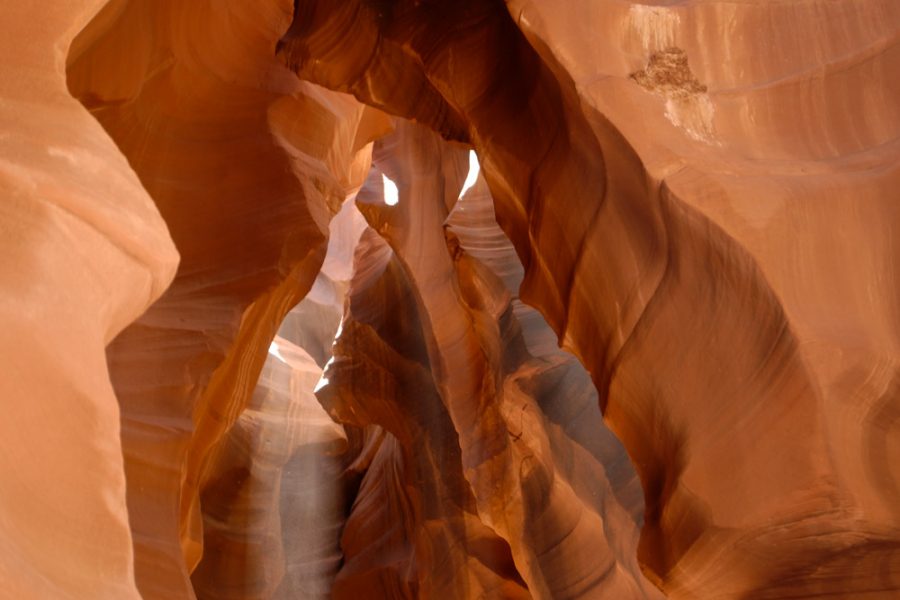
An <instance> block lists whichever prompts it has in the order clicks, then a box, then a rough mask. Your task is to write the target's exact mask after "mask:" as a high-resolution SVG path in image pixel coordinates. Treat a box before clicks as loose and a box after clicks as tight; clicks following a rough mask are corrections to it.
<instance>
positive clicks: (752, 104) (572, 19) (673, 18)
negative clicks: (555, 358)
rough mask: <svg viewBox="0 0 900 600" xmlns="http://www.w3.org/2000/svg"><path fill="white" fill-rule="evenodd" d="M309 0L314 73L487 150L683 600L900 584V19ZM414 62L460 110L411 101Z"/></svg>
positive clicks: (511, 222)
mask: <svg viewBox="0 0 900 600" xmlns="http://www.w3.org/2000/svg"><path fill="white" fill-rule="evenodd" d="M300 4H302V6H303V12H302V13H300V12H298V13H297V14H296V15H295V17H297V16H298V15H299V16H300V17H302V19H299V20H298V19H297V18H295V20H294V24H293V25H292V27H291V29H290V30H289V32H288V34H287V35H286V36H285V38H284V40H283V41H282V45H281V53H282V56H283V57H284V59H285V62H286V63H287V64H288V65H290V66H291V67H292V68H293V69H294V70H295V71H297V73H298V75H299V76H300V77H301V78H308V79H311V80H313V81H317V82H320V83H322V84H324V85H328V86H333V87H335V88H336V89H342V90H345V91H349V92H352V93H354V94H356V95H357V96H358V97H359V98H360V99H362V100H363V101H365V102H371V103H373V104H378V105H379V106H380V107H381V108H383V109H385V110H388V111H389V112H394V113H395V114H398V115H401V116H406V117H413V118H415V119H417V120H420V121H421V122H423V123H426V124H428V125H429V126H431V127H432V128H434V129H435V130H437V131H439V132H441V133H443V134H444V135H445V136H448V137H451V138H456V139H471V140H472V142H473V144H474V145H475V147H476V149H477V150H478V152H479V156H480V158H481V159H482V163H483V165H484V168H485V172H486V176H487V180H488V182H489V183H490V186H491V191H492V193H493V195H494V199H495V202H496V205H497V215H498V219H499V221H500V222H501V224H502V225H503V227H504V229H505V230H506V232H507V233H508V235H509V237H510V239H511V240H512V241H513V243H514V244H515V247H516V249H517V251H518V253H519V255H520V256H521V257H522V260H523V263H524V264H525V268H526V274H525V279H524V282H523V285H522V296H523V299H524V300H525V301H527V302H529V303H532V304H534V305H535V306H537V307H538V308H540V310H541V311H542V312H543V313H544V315H545V316H546V317H547V319H548V321H549V322H550V324H551V325H552V326H553V327H554V328H555V329H556V330H557V332H558V333H559V335H560V338H561V340H562V341H563V343H564V344H565V345H566V347H568V348H570V349H572V351H573V352H575V353H576V354H577V355H578V356H580V357H581V358H582V359H583V360H584V361H585V364H587V365H588V366H589V367H590V369H591V371H592V374H593V377H594V380H595V382H596V384H597V386H598V389H599V391H600V393H601V403H602V405H603V407H604V410H605V414H606V418H607V420H608V422H609V423H610V424H611V426H612V427H613V429H614V430H615V431H616V432H617V433H618V435H619V436H620V438H621V439H622V440H623V442H624V443H625V446H626V448H628V451H629V453H630V455H631V457H632V460H633V461H634V462H635V464H636V466H637V468H638V470H639V472H640V475H641V478H642V482H643V487H644V492H645V495H646V497H647V520H646V523H645V526H644V529H643V533H642V543H641V550H640V558H641V560H642V563H643V564H644V567H645V569H646V572H647V573H648V574H649V575H651V576H652V577H653V578H654V580H655V581H656V582H657V583H658V584H659V585H660V586H661V587H662V588H663V589H664V591H666V592H667V593H669V594H670V595H672V596H675V597H692V596H695V595H699V596H701V597H707V596H724V597H748V598H750V597H752V598H757V597H780V596H783V595H796V594H801V595H816V594H824V593H834V594H844V595H846V596H848V597H853V596H854V595H855V594H873V595H876V596H878V595H882V596H890V595H891V594H893V593H895V592H896V590H897V589H898V587H900V530H898V525H900V523H898V514H897V511H896V507H897V503H896V499H897V495H896V489H897V484H896V482H897V473H896V472H895V470H894V467H893V466H892V464H891V461H890V460H889V457H890V455H891V452H892V451H895V450H896V447H897V432H896V429H895V428H894V426H893V423H894V422H895V419H894V418H893V417H892V415H894V414H896V411H897V402H898V401H900V398H898V397H897V394H896V392H895V387H896V386H895V385H894V384H893V382H894V381H895V377H896V375H895V374H896V357H897V351H896V350H897V337H896V334H895V332H896V327H895V326H894V325H895V324H896V323H897V314H898V313H897V308H896V289H897V284H896V278H895V272H896V268H895V266H894V256H895V254H896V248H895V246H894V244H893V241H892V240H893V239H895V237H896V235H895V233H894V232H893V229H894V228H895V227H896V225H897V223H900V221H898V220H897V218H896V203H895V202H894V201H893V199H892V198H891V193H890V190H892V189H894V188H895V187H896V185H897V181H898V163H900V161H898V153H897V137H898V136H897V131H898V123H900V122H898V106H900V102H898V101H897V100H898V97H900V94H898V90H897V89H896V84H895V81H894V80H893V79H892V77H891V75H890V74H891V73H892V72H895V71H896V68H897V64H898V56H897V52H896V49H897V47H898V45H897V40H898V28H897V25H896V24H897V16H898V15H897V8H896V4H893V3H890V2H877V1H873V2H814V1H813V2H783V3H776V4H768V3H766V4H764V5H763V4H753V3H737V4H735V3H717V2H702V3H701V2H683V3H676V4H673V5H670V6H650V5H644V4H637V3H628V2H620V1H615V2H613V1H610V2H599V1H590V2H589V1H585V2H579V3H577V4H575V5H573V6H574V7H575V9H574V10H572V11H568V10H560V9H559V7H558V6H556V5H554V4H552V3H527V2H510V3H508V5H507V6H505V7H504V6H503V5H501V3H499V2H483V3H481V2H458V3H414V2H395V3H391V4H388V5H379V6H378V7H377V8H376V7H374V6H373V5H369V4H366V3H353V2H348V3H342V4H341V5H333V4H329V3H323V2H318V3H317V2H303V3H300ZM806 23H811V24H812V25H811V26H808V27H807V26H806ZM351 27H352V29H353V30H354V31H358V32H361V33H360V34H359V35H357V36H355V37H353V38H349V37H347V36H345V35H343V33H342V32H344V31H348V30H349V29H350V28H351ZM804 27H806V28H805V29H804ZM729 28H732V29H733V28H740V29H737V30H736V31H733V30H732V29H729ZM794 28H800V29H801V30H803V31H804V33H803V34H802V35H800V36H794V37H792V36H793V34H792V33H791V31H792V30H793V29H794ZM572 31H577V32H578V35H575V36H573V37H572V39H571V40H570V39H569V36H570V35H571V32H572ZM760 43H761V44H763V45H764V46H765V48H766V50H765V52H768V53H770V54H768V56H767V60H761V61H757V60H756V59H757V58H758V54H757V53H754V52H753V50H755V49H756V48H757V47H758V44H760ZM742 44H743V45H742ZM398 48H399V49H400V50H401V51H402V53H404V54H405V55H406V58H404V60H403V61H400V60H397V59H395V58H394V55H395V54H396V53H397V49H398ZM409 56H412V58H413V64H415V66H416V68H418V69H420V70H421V72H422V74H421V75H417V78H419V79H421V78H423V77H424V78H425V79H426V80H427V81H428V83H429V87H428V89H429V90H430V89H437V90H439V92H440V94H441V96H442V102H443V104H445V105H446V109H444V110H441V111H437V112H434V111H433V112H428V113H421V112H410V110H409V106H410V102H409V101H408V99H404V100H403V101H399V100H398V101H397V103H396V105H393V106H392V105H391V104H390V101H391V100H392V99H394V98H402V97H403V94H401V93H399V92H398V91H397V89H396V86H395V85H390V93H387V92H388V90H386V89H384V88H386V87H387V86H388V84H387V83H385V84H384V85H380V84H381V82H392V83H393V82H394V81H396V79H397V75H396V74H395V75H393V76H390V75H383V73H384V71H386V70H390V65H391V64H392V63H393V64H394V68H395V69H396V70H398V71H404V70H407V69H408V68H409V67H408V66H406V65H407V62H408V61H409V58H408V57H409ZM745 64H748V65H754V67H753V68H750V67H744V65H745ZM694 69H696V71H694ZM697 73H699V75H698V74H697ZM336 74H340V75H339V76H337V77H336ZM408 79H414V78H412V77H408ZM420 88H421V86H410V87H409V88H408V90H407V94H408V95H410V96H416V95H418V94H419V93H420ZM424 97H425V98H426V99H427V102H426V103H427V104H429V105H430V104H434V101H433V100H432V97H433V94H431V93H430V92H429V93H428V94H426V95H425V96H424ZM806 97H809V98H811V99H812V100H810V101H808V102H805V103H804V102H803V101H802V100H801V99H802V98H806ZM438 104H439V105H440V104H441V103H440V102H439V103H438ZM413 105H414V103H413ZM847 113H849V114H850V115H858V116H859V117H860V118H863V115H870V114H871V118H870V119H869V120H867V121H865V122H861V123H860V124H859V127H853V126H851V125H849V121H848V119H847V117H846V114H847ZM447 115H452V116H454V118H453V119H451V120H450V121H451V122H453V123H456V125H455V126H454V128H452V129H451V130H450V131H449V132H448V127H447V123H448V117H447ZM460 119H462V121H463V124H464V125H465V129H466V135H464V136H460V135H458V134H454V131H455V130H456V129H458V121H459V120H460ZM836 229H837V230H838V231H839V233H838V232H837V231H835V230H836ZM835 236H838V238H837V239H838V240H840V241H841V242H842V243H843V244H844V245H843V246H841V245H840V244H838V245H836V244H835V243H834V239H835ZM840 247H843V248H845V252H854V254H855V255H854V258H855V257H856V256H859V257H860V259H861V260H859V261H857V260H848V259H847V258H845V257H842V256H841V255H840V254H839V252H840V250H839V248H840ZM857 253H858V254H857ZM810 255H813V256H814V258H808V257H809V256H810ZM860 262H861V263H863V264H864V266H863V267H860V264H859V263H860ZM870 290H871V291H870ZM837 323H841V325H840V326H838V325H837ZM861 465H862V466H861Z"/></svg>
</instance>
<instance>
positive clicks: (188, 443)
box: [68, 1, 386, 600]
mask: <svg viewBox="0 0 900 600" xmlns="http://www.w3.org/2000/svg"><path fill="white" fill-rule="evenodd" d="M289 20H290V5H289V4H285V3H280V4H279V3H267V4H265V5H263V6H261V7H255V6H251V5H250V4H248V3H245V2H237V1H236V2H230V3H223V2H192V3H183V2H175V1H173V2H157V1H153V2H112V3H110V4H108V5H107V6H106V7H105V9H104V12H102V13H101V14H100V15H99V16H98V18H96V19H95V20H94V21H93V22H92V23H91V24H90V25H89V26H88V27H87V28H86V29H85V30H84V31H83V32H82V33H81V35H80V37H79V40H78V41H79V42H80V43H79V44H77V47H76V49H75V50H77V51H75V50H73V52H72V53H70V55H69V66H68V85H69V88H70V90H71V91H72V93H73V95H75V96H76V97H78V98H79V99H80V100H82V102H84V104H85V105H86V106H88V107H89V108H90V110H91V112H92V114H93V115H94V116H95V117H96V118H97V120H99V121H100V123H101V124H102V125H103V126H104V127H105V128H106V130H107V131H108V132H109V133H110V135H111V136H112V137H113V139H114V140H115V141H116V143H117V144H118V146H119V148H120V149H121V150H122V152H123V153H124V154H125V156H126V157H128V159H129V161H130V163H131V166H132V168H134V170H135V171H136V172H137V174H138V176H139V177H140V178H141V182H142V183H143V185H144V187H145V188H146V189H147V191H148V192H149V193H150V195H151V196H152V197H153V199H154V201H155V202H156V205H157V207H158V208H159V210H160V212H161V213H162V215H163V218H164V219H165V220H166V223H167V225H168V226H169V229H170V231H171V234H172V237H173V239H174V241H175V244H176V247H177V248H178V250H179V252H180V253H181V257H182V261H181V265H180V268H179V270H178V274H177V276H176V278H175V281H174V283H173V284H172V286H171V287H170V288H169V289H168V290H167V291H166V293H165V295H164V296H163V297H162V299H160V300H159V301H158V302H156V303H155V304H154V305H153V307H152V308H151V309H150V310H149V311H148V312H147V313H146V314H145V315H144V316H142V317H141V318H140V319H139V320H138V321H137V322H136V323H134V324H133V325H131V326H130V327H129V328H128V329H126V330H125V331H124V332H123V333H122V334H121V335H119V336H118V337H117V338H116V340H115V341H114V342H113V343H112V344H111V345H110V347H109V351H108V355H109V361H110V370H111V374H112V379H113V383H114V385H115V388H116V394H117V396H118V398H119V402H120V405H121V407H122V446H123V452H124V458H125V469H126V475H127V481H128V510H129V517H130V523H131V528H132V533H133V536H134V543H135V569H136V576H137V582H138V587H139V589H140V590H141V593H142V595H143V597H144V598H145V599H150V598H165V599H166V600H169V599H172V598H190V597H193V595H194V593H193V589H192V586H191V582H190V579H189V576H190V573H191V572H192V571H193V570H194V568H195V567H196V565H197V563H198V562H199V560H200V558H201V555H202V541H203V534H202V517H201V513H202V509H201V503H200V491H201V489H202V488H203V487H204V486H205V485H206V480H207V477H208V472H209V469H210V461H211V460H213V458H214V457H215V456H216V454H217V452H218V448H219V446H220V444H221V443H222V442H223V440H224V439H225V434H226V432H227V431H228V429H229V428H230V427H231V426H232V424H234V423H235V421H236V420H237V419H238V417H239V416H240V414H241V412H242V411H243V409H244V408H245V407H246V406H247V403H248V402H249V400H250V397H251V394H252V392H253V389H254V387H255V385H256V381H257V379H258V377H259V373H260V370H261V369H262V367H263V364H264V361H265V359H266V356H267V350H268V348H269V345H270V342H271V340H272V338H273V337H274V335H275V333H276V331H277V329H278V327H279V325H280V323H281V321H282V318H283V317H284V315H285V314H286V313H287V311H288V310H289V309H290V308H291V307H293V306H294V305H295V304H297V303H298V302H299V301H300V300H301V299H302V298H303V297H304V296H305V295H306V293H307V291H308V290H309V288H310V286H311V285H312V283H313V280H314V279H315V277H316V274H317V273H318V271H319V269H320V267H321V264H322V260H323V258H324V255H325V241H326V234H327V226H328V221H329V220H330V217H331V215H332V214H334V213H336V212H337V211H338V209H339V208H340V206H341V203H342V202H343V201H344V200H345V198H346V197H347V196H348V195H349V194H351V193H352V191H353V189H354V187H355V186H358V185H359V184H360V183H361V182H362V179H363V178H364V177H365V175H366V173H367V171H368V161H369V154H370V152H371V145H370V144H369V139H370V138H371V137H373V136H377V135H378V132H379V131H381V129H382V128H383V127H384V126H386V122H385V121H384V119H383V118H382V117H380V116H379V114H378V113H377V111H373V110H371V109H367V108H365V107H363V106H362V105H361V104H359V103H358V102H356V101H355V100H353V99H352V98H350V97H348V96H344V95H341V94H335V93H332V92H328V91H325V90H322V89H321V88H316V87H315V86H311V85H309V84H304V83H301V82H298V81H297V80H296V79H295V78H294V77H292V76H291V74H290V73H289V72H288V71H287V70H285V69H284V68H283V67H281V66H280V65H279V64H278V62H277V61H276V60H275V57H274V50H273V48H274V45H275V42H276V40H277V39H278V36H279V35H280V34H281V33H282V32H283V31H284V30H285V29H286V27H287V24H288V23H289ZM198 23H203V28H202V32H198V31H194V28H195V26H196V25H197V24H198ZM225 37H227V38H228V40H229V44H222V43H219V42H217V40H220V39H223V38H225Z"/></svg>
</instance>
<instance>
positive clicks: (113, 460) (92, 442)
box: [0, 0, 178, 600]
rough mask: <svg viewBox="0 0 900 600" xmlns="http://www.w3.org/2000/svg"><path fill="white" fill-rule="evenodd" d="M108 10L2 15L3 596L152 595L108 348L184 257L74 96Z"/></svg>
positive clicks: (30, 7)
mask: <svg viewBox="0 0 900 600" xmlns="http://www.w3.org/2000/svg"><path fill="white" fill-rule="evenodd" d="M102 4H103V2H101V1H92V0H91V1H81V2H77V1H73V2H65V3H56V4H52V5H48V4H46V3H40V2H32V1H30V0H25V1H22V2H11V3H6V4H5V5H4V7H3V18H2V20H0V34H2V35H0V49H2V52H3V56H4V59H3V61H2V65H0V98H2V100H0V121H2V123H3V127H2V132H0V195H2V200H0V230H2V235H0V255H2V260H0V288H2V296H0V298H2V299H0V320H2V327H3V333H2V335H0V356H2V359H3V363H4V368H3V374H2V376H0V395H2V397H3V402H4V408H5V411H6V415H5V416H4V418H3V419H2V424H0V437H2V444H0V596H3V597H4V598H19V599H31V598H34V599H44V598H98V599H109V600H114V599H119V600H121V599H125V598H128V599H132V598H133V599H137V598H139V595H138V592H137V589H136V588H135V582H134V567H133V553H132V550H131V533H130V531H129V529H128V514H127V512H126V507H125V476H124V472H123V466H122V454H121V450H120V446H119V410H118V406H117V404H116V398H115V396H114V394H113V389H112V386H111V385H110V381H109V375H108V372H107V368H106V360H105V357H104V347H105V346H106V344H107V343H109V341H110V340H111V339H112V338H113V337H114V336H115V335H116V334H117V333H118V332H119V331H121V330H122V328H124V327H125V326H126V325H128V324H129V323H130V322H131V321H133V320H134V319H135V318H136V317H137V316H138V315H139V314H140V313H141V312H142V311H143V310H144V309H146V308H147V306H148V305H149V304H150V303H151V302H152V301H153V300H154V299H156V298H157V297H158V296H159V295H160V294H161V293H162V292H163V290H164V289H165V287H166V286H167V285H168V283H169V282H170V281H171V279H172V277H173V275H174V271H175V267H176V265H177V261H178V255H177V253H176V251H175V248H174V246H173V245H172V241H171V239H170V238H169V235H168V232H167V231H166V226H165V224H164V223H163V221H162V219H160V216H159V213H158V212H157V210H156V208H155V207H154V205H153V201H152V200H151V199H150V197H149V196H148V195H147V193H146V192H145V191H144V189H143V188H142V187H141V184H140V182H139V181H138V178H137V177H136V176H135V174H134V172H133V171H132V170H131V169H130V168H129V166H128V163H127V162H126V161H125V158H124V157H123V156H122V154H121V153H120V152H119V151H118V149H117V148H116V146H115V144H114V143H113V141H112V140H111V139H110V138H109V136H108V135H107V134H106V133H105V132H104V131H103V129H102V128H101V127H100V125H99V124H98V123H97V122H96V120H94V119H93V118H91V116H90V115H89V114H88V112H87V111H86V110H85V109H84V107H83V106H81V104H79V103H78V102H77V101H76V100H75V99H74V98H72V97H71V96H70V95H69V93H68V92H67V90H66V73H65V56H66V54H67V52H68V48H69V45H70V43H71V42H72V39H73V38H74V37H75V35H76V34H77V33H78V31H79V29H81V28H82V27H83V26H84V25H85V24H86V23H87V22H88V21H89V20H90V19H91V17H93V16H94V14H95V13H96V12H97V11H98V10H99V9H100V7H101V5H102Z"/></svg>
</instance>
